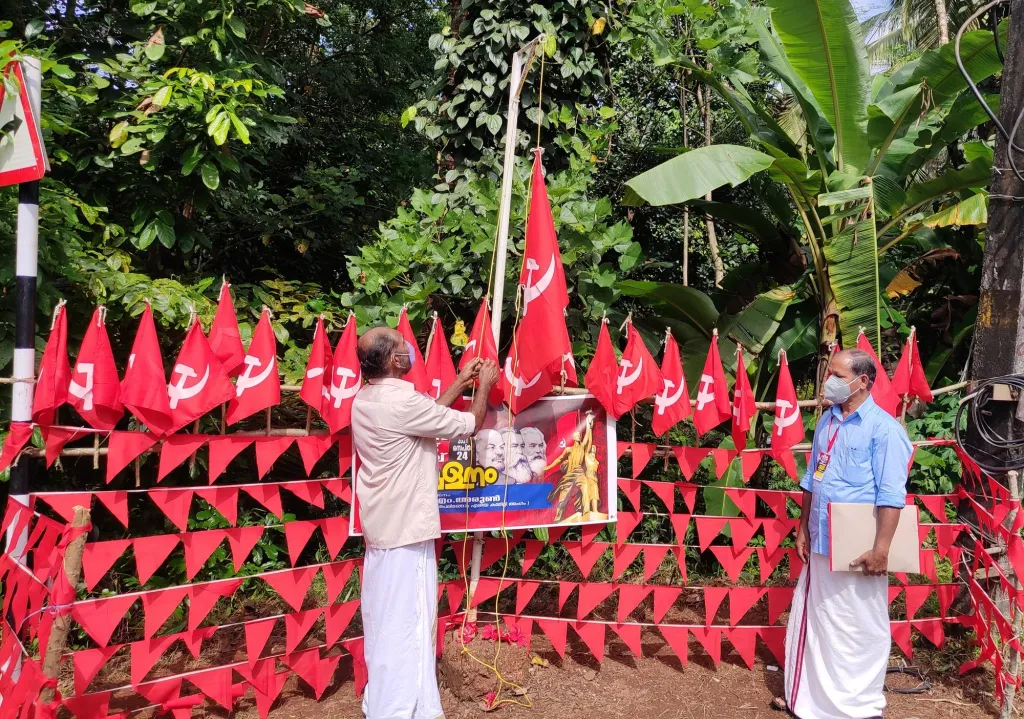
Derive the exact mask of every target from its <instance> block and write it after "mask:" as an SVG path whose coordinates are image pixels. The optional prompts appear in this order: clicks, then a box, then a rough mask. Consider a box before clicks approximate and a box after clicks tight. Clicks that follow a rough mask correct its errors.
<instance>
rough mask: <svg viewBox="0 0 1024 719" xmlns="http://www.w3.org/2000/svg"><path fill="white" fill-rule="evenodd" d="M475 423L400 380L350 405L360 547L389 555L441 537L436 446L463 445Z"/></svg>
mask: <svg viewBox="0 0 1024 719" xmlns="http://www.w3.org/2000/svg"><path fill="white" fill-rule="evenodd" d="M475 430H476V418H475V417H474V416H473V415H472V414H469V413H468V412H458V411H456V410H453V409H449V408H447V407H442V406H441V405H439V404H437V403H436V402H434V400H432V399H430V398H428V397H425V396H424V395H422V394H420V393H419V392H417V391H416V390H415V389H414V388H413V385H412V383H411V382H406V381H405V380H400V379H392V378H388V379H382V380H375V381H371V382H370V384H368V385H366V386H365V387H363V388H362V389H361V390H359V393H358V394H357V395H356V396H355V399H354V400H353V401H352V445H353V447H354V448H355V451H356V454H357V455H358V457H359V469H358V472H357V474H356V488H355V489H356V496H357V497H358V499H359V520H360V522H361V523H362V529H363V536H364V537H365V539H366V543H367V544H368V545H370V546H372V547H376V548H378V549H391V548H392V547H401V546H404V545H406V544H414V543H416V542H424V541H426V540H428V539H436V538H438V537H440V536H441V517H440V514H439V513H438V510H437V440H439V439H456V438H459V437H468V436H469V435H471V434H473V432H474V431H475Z"/></svg>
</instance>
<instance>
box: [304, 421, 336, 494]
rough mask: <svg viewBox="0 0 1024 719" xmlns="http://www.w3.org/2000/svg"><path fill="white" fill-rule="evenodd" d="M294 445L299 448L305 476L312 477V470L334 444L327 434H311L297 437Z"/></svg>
mask: <svg viewBox="0 0 1024 719" xmlns="http://www.w3.org/2000/svg"><path fill="white" fill-rule="evenodd" d="M295 443H296V444H297V445H298V446H299V454H300V455H301V456H302V467H303V469H305V470H306V476H307V477H312V476H313V468H314V467H316V463H317V462H319V461H320V458H321V457H323V456H324V454H326V453H327V450H329V449H330V448H331V445H332V444H334V439H333V438H332V437H331V435H329V434H311V435H309V436H307V437H299V438H298V439H297V440H295ZM317 486H319V485H317ZM320 508H321V509H323V506H322V505H321V506H320Z"/></svg>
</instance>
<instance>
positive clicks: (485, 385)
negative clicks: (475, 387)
mask: <svg viewBox="0 0 1024 719" xmlns="http://www.w3.org/2000/svg"><path fill="white" fill-rule="evenodd" d="M481 362H482V364H481V365H480V369H479V371H478V373H477V381H479V383H480V389H482V390H484V391H487V390H490V389H491V387H493V386H494V385H496V384H498V377H499V376H500V375H499V372H498V363H497V362H495V361H494V360H481Z"/></svg>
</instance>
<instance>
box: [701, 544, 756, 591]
mask: <svg viewBox="0 0 1024 719" xmlns="http://www.w3.org/2000/svg"><path fill="white" fill-rule="evenodd" d="M711 553H712V554H714V555H715V559H717V560H718V561H719V563H720V564H721V565H722V569H724V570H725V573H726V574H727V575H728V577H729V579H730V580H731V581H732V582H733V583H735V582H738V581H739V579H740V573H741V572H742V571H743V567H744V565H746V563H747V560H748V559H750V555H751V554H753V553H754V548H753V547H745V548H740V549H736V548H735V547H728V546H726V547H711Z"/></svg>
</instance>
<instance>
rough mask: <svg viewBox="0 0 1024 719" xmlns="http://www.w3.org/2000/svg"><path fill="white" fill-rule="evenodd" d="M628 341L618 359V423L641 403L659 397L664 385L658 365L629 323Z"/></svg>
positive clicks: (627, 326) (616, 398) (616, 409)
mask: <svg viewBox="0 0 1024 719" xmlns="http://www.w3.org/2000/svg"><path fill="white" fill-rule="evenodd" d="M626 337H627V339H626V349H625V350H623V352H622V357H621V358H620V359H619V374H618V376H617V377H616V378H615V411H616V414H615V418H616V419H618V418H619V417H621V416H622V415H624V414H625V413H626V412H628V411H630V410H631V409H633V407H635V406H636V404H637V402H639V401H640V400H642V399H646V398H647V397H652V396H654V395H655V394H657V393H658V392H659V391H661V389H662V385H663V384H664V381H663V379H662V376H661V369H660V368H659V367H658V363H657V362H655V361H654V358H653V357H652V356H651V353H650V352H649V351H648V350H647V345H645V344H644V340H643V338H642V337H641V336H640V333H639V332H637V331H636V327H634V326H633V323H632V322H627V323H626Z"/></svg>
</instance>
